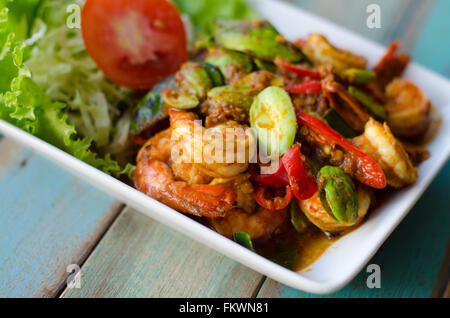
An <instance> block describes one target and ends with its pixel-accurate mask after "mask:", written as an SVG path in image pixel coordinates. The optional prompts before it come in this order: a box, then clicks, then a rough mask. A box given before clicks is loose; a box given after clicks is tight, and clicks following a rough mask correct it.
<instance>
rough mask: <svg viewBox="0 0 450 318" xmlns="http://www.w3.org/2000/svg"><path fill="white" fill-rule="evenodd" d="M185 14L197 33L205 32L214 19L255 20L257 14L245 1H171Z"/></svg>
mask: <svg viewBox="0 0 450 318" xmlns="http://www.w3.org/2000/svg"><path fill="white" fill-rule="evenodd" d="M172 2H174V3H175V5H176V6H177V7H178V9H179V10H180V11H181V12H182V13H184V14H187V15H188V16H189V18H190V20H191V22H192V23H193V25H194V27H195V29H196V31H197V33H203V32H207V31H208V28H209V25H210V23H211V21H213V20H214V19H219V18H222V19H234V20H256V19H258V15H257V13H256V12H255V11H254V10H253V9H252V8H251V7H250V6H249V5H248V4H247V3H246V2H245V0H195V1H194V0H172Z"/></svg>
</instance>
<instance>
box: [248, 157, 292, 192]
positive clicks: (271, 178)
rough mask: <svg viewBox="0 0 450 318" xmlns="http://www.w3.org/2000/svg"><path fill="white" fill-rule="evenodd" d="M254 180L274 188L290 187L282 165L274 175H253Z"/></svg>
mask: <svg viewBox="0 0 450 318" xmlns="http://www.w3.org/2000/svg"><path fill="white" fill-rule="evenodd" d="M252 180H253V181H256V182H258V183H261V184H264V185H267V186H270V187H274V188H282V187H285V186H287V185H289V178H288V174H287V172H286V169H285V168H284V167H283V164H282V163H280V166H279V168H278V170H277V171H275V172H274V173H272V174H265V175H260V174H255V175H252Z"/></svg>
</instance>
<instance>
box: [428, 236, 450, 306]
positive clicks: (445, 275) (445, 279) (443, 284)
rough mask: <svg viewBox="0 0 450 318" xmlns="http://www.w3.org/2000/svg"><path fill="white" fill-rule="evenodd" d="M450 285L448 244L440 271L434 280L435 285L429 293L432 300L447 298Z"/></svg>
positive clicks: (449, 248)
mask: <svg viewBox="0 0 450 318" xmlns="http://www.w3.org/2000/svg"><path fill="white" fill-rule="evenodd" d="M449 284H450V243H449V244H448V245H447V252H446V253H445V257H444V260H443V262H442V266H441V269H440V270H439V273H438V275H437V278H436V285H435V286H434V288H433V291H432V293H431V297H432V298H438V297H445V296H446V294H447V296H448V292H449V290H448V289H449Z"/></svg>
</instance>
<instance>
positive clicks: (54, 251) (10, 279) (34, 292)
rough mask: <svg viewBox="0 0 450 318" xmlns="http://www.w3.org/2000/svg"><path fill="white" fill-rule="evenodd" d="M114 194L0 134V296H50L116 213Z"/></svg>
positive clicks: (92, 245) (117, 207) (80, 260)
mask: <svg viewBox="0 0 450 318" xmlns="http://www.w3.org/2000/svg"><path fill="white" fill-rule="evenodd" d="M118 209H119V206H118V205H117V204H116V203H115V200H114V199H113V198H111V197H108V196H107V195H105V194H102V193H100V192H97V191H93V189H92V187H90V186H88V185H87V184H86V183H84V182H83V181H81V180H79V179H78V178H77V177H76V176H73V175H71V174H70V173H68V172H65V171H64V170H61V169H60V168H58V167H56V166H55V165H54V164H52V163H51V162H49V161H47V160H45V159H42V158H41V157H39V156H37V155H34V154H33V153H32V152H31V151H28V150H25V149H22V148H21V147H20V146H19V145H18V144H17V143H15V142H13V141H11V140H10V139H8V138H3V139H1V140H0V297H51V296H53V295H55V293H57V292H58V291H59V289H60V285H61V283H62V282H63V281H64V279H65V277H66V276H67V274H68V273H66V268H67V266H68V265H69V264H78V263H79V262H82V261H83V259H84V257H85V255H87V254H89V251H90V250H91V249H92V248H93V247H94V246H95V244H96V242H97V241H98V240H99V238H100V236H101V235H102V233H104V231H105V230H106V228H107V227H108V226H109V225H110V223H111V222H112V220H113V219H114V217H115V216H116V215H117V213H118Z"/></svg>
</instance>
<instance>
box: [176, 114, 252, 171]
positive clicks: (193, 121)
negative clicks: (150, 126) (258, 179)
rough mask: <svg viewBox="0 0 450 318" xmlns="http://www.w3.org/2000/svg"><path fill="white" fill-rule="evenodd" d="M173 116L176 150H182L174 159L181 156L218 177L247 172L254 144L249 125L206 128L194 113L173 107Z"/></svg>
mask: <svg viewBox="0 0 450 318" xmlns="http://www.w3.org/2000/svg"><path fill="white" fill-rule="evenodd" d="M169 116H170V127H171V131H172V140H173V141H174V146H175V148H174V151H175V153H178V155H175V156H174V155H172V159H174V157H177V156H178V157H179V158H181V160H183V162H185V163H193V165H194V166H195V167H197V168H198V169H199V170H200V171H202V172H203V173H205V174H207V175H209V176H211V177H214V178H232V177H236V176H238V175H240V174H242V173H244V172H245V171H247V169H248V162H249V160H250V154H251V153H253V151H252V149H253V148H252V147H253V145H254V137H253V135H252V134H251V131H250V130H249V129H247V128H248V127H245V126H241V125H239V124H238V123H236V122H233V121H230V122H227V123H226V124H221V125H217V126H215V127H212V128H208V129H206V128H204V127H203V126H202V125H201V123H199V122H198V121H197V119H198V117H197V115H196V114H194V113H192V112H185V111H179V110H175V109H170V110H169ZM228 129H230V130H228ZM229 137H232V138H229ZM235 137H237V138H235ZM230 149H231V151H230Z"/></svg>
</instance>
